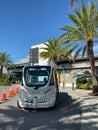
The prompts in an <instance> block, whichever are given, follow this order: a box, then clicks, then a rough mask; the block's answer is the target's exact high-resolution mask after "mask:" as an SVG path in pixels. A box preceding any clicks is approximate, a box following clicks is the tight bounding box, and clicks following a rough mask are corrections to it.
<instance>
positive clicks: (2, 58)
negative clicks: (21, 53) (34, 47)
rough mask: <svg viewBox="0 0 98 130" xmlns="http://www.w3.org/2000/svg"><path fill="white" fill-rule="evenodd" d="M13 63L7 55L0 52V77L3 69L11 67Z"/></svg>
mask: <svg viewBox="0 0 98 130" xmlns="http://www.w3.org/2000/svg"><path fill="white" fill-rule="evenodd" d="M12 65H13V61H12V59H11V57H10V55H9V54H6V53H5V52H3V53H2V52H0V77H1V76H2V73H3V67H5V68H7V67H8V66H12Z"/></svg>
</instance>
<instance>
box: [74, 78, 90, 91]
mask: <svg viewBox="0 0 98 130" xmlns="http://www.w3.org/2000/svg"><path fill="white" fill-rule="evenodd" d="M76 88H78V89H92V88H93V86H92V78H91V77H87V76H81V77H78V78H77V80H76Z"/></svg>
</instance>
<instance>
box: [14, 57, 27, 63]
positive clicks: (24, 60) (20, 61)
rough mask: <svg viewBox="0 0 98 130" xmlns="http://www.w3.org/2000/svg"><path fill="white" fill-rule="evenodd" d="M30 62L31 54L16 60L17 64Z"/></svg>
mask: <svg viewBox="0 0 98 130" xmlns="http://www.w3.org/2000/svg"><path fill="white" fill-rule="evenodd" d="M28 62H29V55H28V56H27V57H25V58H23V59H20V60H18V61H17V62H16V64H22V63H28Z"/></svg>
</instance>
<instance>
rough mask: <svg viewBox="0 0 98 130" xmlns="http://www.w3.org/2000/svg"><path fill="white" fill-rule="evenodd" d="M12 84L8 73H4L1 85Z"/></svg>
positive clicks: (0, 81)
mask: <svg viewBox="0 0 98 130" xmlns="http://www.w3.org/2000/svg"><path fill="white" fill-rule="evenodd" d="M6 85H10V83H9V78H8V76H7V75H6V74H3V75H2V77H0V86H6Z"/></svg>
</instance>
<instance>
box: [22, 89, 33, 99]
mask: <svg viewBox="0 0 98 130" xmlns="http://www.w3.org/2000/svg"><path fill="white" fill-rule="evenodd" d="M21 96H22V98H23V100H24V101H27V100H30V99H31V95H30V93H29V92H28V91H26V90H22V93H21Z"/></svg>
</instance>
